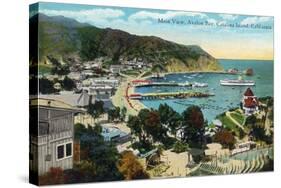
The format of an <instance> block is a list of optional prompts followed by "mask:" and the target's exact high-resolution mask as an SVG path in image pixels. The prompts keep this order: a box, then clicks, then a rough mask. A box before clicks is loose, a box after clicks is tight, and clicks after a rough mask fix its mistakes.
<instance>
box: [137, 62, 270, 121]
mask: <svg viewBox="0 0 281 188" xmlns="http://www.w3.org/2000/svg"><path fill="white" fill-rule="evenodd" d="M219 62H220V64H221V66H222V67H223V68H224V69H230V68H237V69H238V70H239V71H243V70H245V69H247V68H253V70H254V75H253V76H244V77H243V79H245V80H254V81H255V82H256V85H255V86H253V87H251V88H252V90H253V92H254V94H255V95H256V96H257V97H264V96H273V61H261V60H219ZM237 78H238V76H237V75H228V74H216V73H199V74H193V73H186V74H169V75H166V76H165V79H164V80H157V82H159V81H163V82H171V81H175V82H181V83H184V82H186V81H188V82H191V83H193V82H200V83H207V84H208V87H206V88H195V89H194V88H192V89H188V88H183V87H141V88H137V89H136V92H138V93H150V92H170V91H186V90H195V91H202V92H208V93H214V94H215V96H212V97H209V98H188V99H169V100H142V102H143V104H144V105H146V106H147V107H149V108H155V109H157V108H158V106H159V105H160V104H161V103H162V104H164V103H167V104H168V105H169V106H171V107H173V108H174V109H175V110H176V111H177V112H179V113H182V112H183V111H184V110H185V109H186V108H187V107H188V106H190V105H198V106H200V107H201V109H202V111H203V113H204V117H205V119H207V120H208V121H209V122H210V121H212V120H213V119H214V118H215V117H216V116H217V115H218V114H220V113H222V112H224V111H226V110H228V109H230V108H233V107H238V106H239V103H240V101H241V99H242V96H243V93H244V91H245V90H246V89H247V86H246V87H245V86H221V85H220V80H222V79H237Z"/></svg>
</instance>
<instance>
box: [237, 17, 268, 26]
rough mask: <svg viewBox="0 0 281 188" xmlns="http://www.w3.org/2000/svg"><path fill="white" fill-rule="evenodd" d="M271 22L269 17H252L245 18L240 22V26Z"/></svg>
mask: <svg viewBox="0 0 281 188" xmlns="http://www.w3.org/2000/svg"><path fill="white" fill-rule="evenodd" d="M270 20H271V17H258V16H254V17H248V18H245V19H244V20H242V21H241V24H242V25H244V24H245V25H246V24H257V23H264V22H268V21H270Z"/></svg>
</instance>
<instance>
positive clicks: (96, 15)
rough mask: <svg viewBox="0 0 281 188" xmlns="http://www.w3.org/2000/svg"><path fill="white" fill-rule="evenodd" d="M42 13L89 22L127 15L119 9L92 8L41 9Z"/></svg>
mask: <svg viewBox="0 0 281 188" xmlns="http://www.w3.org/2000/svg"><path fill="white" fill-rule="evenodd" d="M40 12H41V13H43V14H46V15H48V16H58V15H61V16H65V17H69V18H73V19H76V20H77V21H79V22H88V23H103V22H105V21H107V20H108V19H115V18H119V17H122V16H124V15H125V13H124V12H123V11H122V10H117V9H111V8H106V9H101V8H98V9H90V10H81V11H70V10H47V9H45V10H44V9H43V10H40Z"/></svg>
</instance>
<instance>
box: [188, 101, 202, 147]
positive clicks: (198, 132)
mask: <svg viewBox="0 0 281 188" xmlns="http://www.w3.org/2000/svg"><path fill="white" fill-rule="evenodd" d="M182 117H183V125H182V126H183V129H184V130H183V131H184V136H183V139H184V140H185V141H186V142H187V143H188V144H189V145H190V146H191V147H198V148H202V146H203V142H204V133H205V122H204V116H203V113H202V111H201V109H200V107H198V106H190V107H188V108H187V109H186V110H185V111H184V112H183V114H182Z"/></svg>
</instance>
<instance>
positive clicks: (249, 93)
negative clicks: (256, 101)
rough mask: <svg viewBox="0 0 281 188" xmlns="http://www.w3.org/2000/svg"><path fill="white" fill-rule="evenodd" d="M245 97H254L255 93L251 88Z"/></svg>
mask: <svg viewBox="0 0 281 188" xmlns="http://www.w3.org/2000/svg"><path fill="white" fill-rule="evenodd" d="M244 96H247V97H251V96H254V93H253V91H252V90H251V88H249V87H248V88H247V90H246V91H245V93H244Z"/></svg>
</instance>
